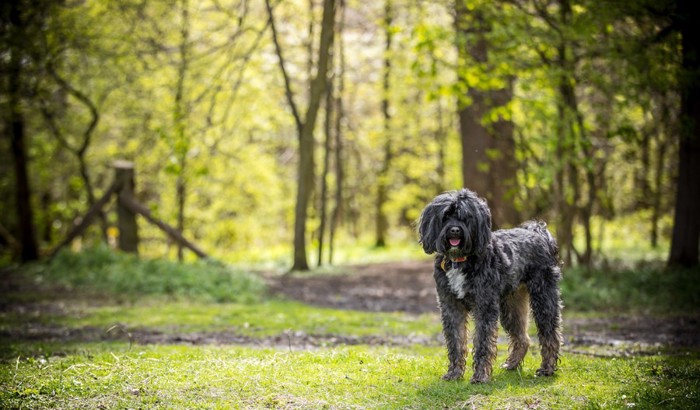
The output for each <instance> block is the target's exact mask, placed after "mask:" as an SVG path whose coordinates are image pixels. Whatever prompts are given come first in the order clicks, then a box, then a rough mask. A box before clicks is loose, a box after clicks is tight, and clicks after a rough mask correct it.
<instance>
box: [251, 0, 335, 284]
mask: <svg viewBox="0 0 700 410" xmlns="http://www.w3.org/2000/svg"><path fill="white" fill-rule="evenodd" d="M265 5H266V8H267V12H268V16H269V21H270V29H271V31H272V40H273V42H274V45H275V51H276V52H277V58H278V61H279V64H280V70H281V71H282V76H283V77H284V83H285V90H286V93H285V94H286V96H287V101H288V103H289V106H290V109H291V110H292V115H293V116H294V120H295V122H296V125H297V131H298V137H299V163H298V166H297V193H296V205H295V207H294V255H293V256H294V260H293V264H292V268H291V270H293V271H294V270H309V263H308V261H307V258H306V220H307V216H308V207H309V199H310V198H311V191H312V189H313V185H314V128H315V126H316V118H317V117H318V110H319V108H320V106H321V100H322V98H323V95H324V93H325V89H326V86H327V83H328V62H329V56H330V46H331V43H332V38H333V34H334V31H335V0H324V2H323V19H322V21H321V39H320V45H319V48H318V59H317V67H316V76H315V77H314V79H313V80H312V81H311V90H310V94H309V105H308V107H307V110H306V116H305V117H304V119H303V120H302V119H301V117H300V115H299V110H298V109H297V105H296V103H295V100H294V93H293V92H292V88H291V81H290V78H289V75H288V73H287V68H286V66H285V61H284V57H283V54H282V47H281V46H280V42H279V38H278V36H277V28H276V26H275V21H274V16H273V13H272V6H271V5H270V0H265Z"/></svg>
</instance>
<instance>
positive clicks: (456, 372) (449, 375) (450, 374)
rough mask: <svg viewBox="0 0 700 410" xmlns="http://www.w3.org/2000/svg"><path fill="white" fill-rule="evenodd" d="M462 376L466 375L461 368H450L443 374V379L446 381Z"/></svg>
mask: <svg viewBox="0 0 700 410" xmlns="http://www.w3.org/2000/svg"><path fill="white" fill-rule="evenodd" d="M462 377H464V372H463V371H459V370H450V371H448V372H447V373H445V375H444V376H442V380H445V381H450V380H459V379H461V378H462Z"/></svg>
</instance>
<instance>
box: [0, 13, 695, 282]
mask: <svg viewBox="0 0 700 410" xmlns="http://www.w3.org/2000/svg"><path fill="white" fill-rule="evenodd" d="M688 4H689V3H688ZM688 4H686V3H685V2H683V1H681V2H676V1H671V0H664V1H650V0H649V1H647V0H643V1H632V0H614V1H613V0H611V1H592V0H551V1H547V0H498V1H486V0H423V1H418V2H416V1H408V0H383V1H379V2H363V1H356V0H335V1H330V0H323V1H322V0H286V1H277V0H267V1H265V2H259V1H250V0H180V1H177V2H174V3H173V2H164V1H158V0H115V1H91V2H85V1H70V0H64V1H60V2H53V1H50V2H49V1H43V0H9V1H6V2H3V4H2V6H0V10H1V21H0V47H1V48H0V50H1V51H2V52H1V54H0V87H1V88H0V92H1V98H0V106H2V110H1V113H2V118H1V121H2V122H1V124H0V130H1V131H2V139H0V159H1V160H0V198H1V200H0V252H1V254H2V256H1V257H2V260H3V261H9V260H11V259H16V260H32V259H36V258H37V257H39V256H40V255H41V254H42V252H45V251H47V250H49V249H51V248H52V247H53V246H54V245H55V244H57V243H59V242H60V241H61V239H62V238H63V237H64V236H65V234H66V232H67V231H68V230H70V228H71V227H72V226H73V225H74V224H75V223H76V222H77V219H78V218H80V216H81V215H82V214H83V213H84V212H85V210H86V209H87V208H88V207H89V206H90V205H91V204H92V203H94V201H95V198H99V196H100V195H101V193H102V192H103V190H105V189H106V188H107V187H108V186H109V183H110V182H111V181H110V178H111V175H112V173H111V170H110V164H111V163H112V162H113V161H114V160H116V159H127V160H130V161H133V162H135V164H136V169H137V186H136V192H137V194H138V196H139V198H138V199H139V200H140V201H141V202H142V203H145V204H148V206H149V207H150V211H151V212H152V213H153V214H154V215H155V216H157V217H158V218H160V219H162V220H164V221H166V222H168V223H170V224H171V225H173V226H176V227H177V228H178V229H180V230H181V231H183V233H184V234H185V236H187V237H188V238H191V239H193V240H194V241H195V242H197V243H199V244H200V245H201V247H202V248H204V249H206V250H207V251H208V253H210V254H211V255H213V256H215V257H218V258H221V259H224V260H229V261H231V262H272V263H277V264H280V265H285V266H292V265H293V266H294V268H295V269H305V268H308V267H309V264H308V261H307V257H308V256H310V255H311V254H312V253H313V254H314V256H315V258H314V259H312V260H314V261H316V264H318V265H320V264H322V263H325V262H327V261H331V260H335V261H337V260H338V255H340V254H341V250H342V249H344V248H347V247H352V246H357V244H366V246H368V247H371V246H378V247H388V248H391V247H398V246H401V244H406V243H409V244H412V243H414V242H415V235H414V233H413V223H414V221H415V219H416V218H417V216H418V214H419V212H420V210H421V209H422V207H423V206H424V205H425V203H426V202H427V201H428V200H429V199H431V198H432V197H433V196H435V195H436V194H437V193H439V192H441V191H443V190H447V189H456V188H459V187H462V186H466V187H468V188H471V189H474V190H476V191H477V192H478V193H479V194H480V195H482V196H484V197H486V198H487V199H488V200H489V203H490V205H491V207H492V211H493V216H494V224H495V225H496V226H497V227H508V226H512V225H514V224H517V223H518V222H520V221H521V220H523V219H530V218H542V219H544V220H546V221H548V222H549V224H550V226H551V227H552V230H553V231H554V232H556V236H557V238H558V240H559V242H560V247H561V251H562V257H563V260H564V261H565V263H566V264H569V265H572V264H582V265H588V266H590V265H593V264H601V263H606V262H607V261H610V260H611V259H614V258H617V257H626V258H636V259H663V260H667V259H669V255H670V259H669V262H670V263H672V264H680V265H685V266H695V265H697V263H698V234H699V232H700V223H699V222H698V212H697V210H698V209H700V203H699V201H700V200H699V199H698V196H699V194H698V189H700V184H697V181H696V180H695V178H697V176H698V175H700V173H699V170H698V166H699V165H698V164H700V159H699V158H698V144H699V141H700V138H699V137H698V128H697V126H696V124H695V122H696V121H697V120H698V118H700V113H698V111H697V107H698V98H699V97H698V92H697V87H698V77H697V76H698V65H697V37H696V36H697V35H696V34H695V32H696V31H695V30H693V28H692V24H693V22H694V21H697V20H696V19H694V18H693V17H695V16H694V15H693V13H694V11H693V8H692V7H690V6H688ZM101 218H102V220H101V222H100V223H99V224H96V225H95V226H94V227H93V228H92V230H90V231H88V232H87V233H86V235H85V236H84V238H83V239H82V241H83V243H93V242H101V241H107V242H114V238H115V237H116V236H117V235H118V231H117V230H116V228H115V221H114V216H113V215H112V213H109V212H106V213H105V214H104V215H103V216H102V217H101ZM674 218H675V219H674ZM141 228H142V230H141V232H140V235H141V236H142V244H141V247H142V250H143V252H144V253H149V254H154V255H169V256H170V257H176V256H179V257H180V258H182V257H188V254H187V253H186V251H185V253H184V254H183V251H182V250H181V249H178V246H177V245H176V244H174V243H170V242H169V241H168V240H167V239H166V238H164V237H163V236H162V235H161V234H160V233H159V232H157V231H156V230H155V228H151V227H149V226H146V225H144V226H142V227H141ZM672 238H673V240H672ZM307 244H308V246H307ZM79 245H80V244H79V243H78V244H75V246H79ZM412 246H413V245H412ZM414 247H415V248H416V252H417V251H418V247H417V246H414ZM319 250H321V251H319ZM292 255H294V258H293V259H292ZM334 255H335V256H334Z"/></svg>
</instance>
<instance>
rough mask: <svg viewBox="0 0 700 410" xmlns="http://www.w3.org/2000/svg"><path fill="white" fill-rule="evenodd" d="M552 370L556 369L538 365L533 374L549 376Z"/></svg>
mask: <svg viewBox="0 0 700 410" xmlns="http://www.w3.org/2000/svg"><path fill="white" fill-rule="evenodd" d="M554 370H556V369H554V368H551V367H540V368H539V369H537V371H536V372H535V376H537V377H549V376H552V375H554Z"/></svg>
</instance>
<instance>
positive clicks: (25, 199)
mask: <svg viewBox="0 0 700 410" xmlns="http://www.w3.org/2000/svg"><path fill="white" fill-rule="evenodd" d="M20 8H21V7H20V4H19V2H18V1H13V2H12V3H11V5H10V13H9V17H10V41H11V47H10V50H9V51H10V64H9V65H10V67H9V73H8V74H9V78H8V97H9V98H8V99H9V113H8V114H9V121H8V123H9V127H8V130H9V134H10V147H11V151H12V156H13V158H14V170H15V192H16V193H17V202H16V207H17V208H16V209H17V220H18V222H19V241H20V243H21V245H22V250H21V253H20V258H21V260H22V261H23V262H28V261H33V260H36V259H38V258H39V250H38V245H37V241H36V233H35V228H34V213H33V207H32V201H31V187H30V183H29V170H28V169H29V159H28V158H27V148H26V135H25V120H24V114H23V112H22V101H21V100H22V82H23V78H22V64H23V63H22V61H23V54H24V52H23V44H24V43H23V40H24V39H23V36H24V33H23V31H24V29H25V24H24V23H25V22H24V21H22V16H21V13H22V10H20Z"/></svg>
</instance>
